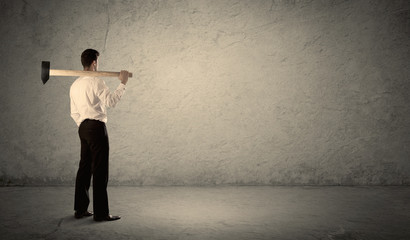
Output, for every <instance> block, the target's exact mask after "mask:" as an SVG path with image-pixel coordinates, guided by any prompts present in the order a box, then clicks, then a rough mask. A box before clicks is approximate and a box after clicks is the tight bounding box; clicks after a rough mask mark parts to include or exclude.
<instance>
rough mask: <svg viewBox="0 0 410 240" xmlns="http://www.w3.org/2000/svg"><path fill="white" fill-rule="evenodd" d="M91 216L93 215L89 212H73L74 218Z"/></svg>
mask: <svg viewBox="0 0 410 240" xmlns="http://www.w3.org/2000/svg"><path fill="white" fill-rule="evenodd" d="M92 215H93V213H92V212H90V211H85V212H79V211H75V213H74V217H75V218H82V217H90V216H92Z"/></svg>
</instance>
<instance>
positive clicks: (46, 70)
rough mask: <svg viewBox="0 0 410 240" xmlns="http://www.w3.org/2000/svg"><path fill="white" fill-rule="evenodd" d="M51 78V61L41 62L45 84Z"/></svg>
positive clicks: (42, 78) (42, 77)
mask: <svg viewBox="0 0 410 240" xmlns="http://www.w3.org/2000/svg"><path fill="white" fill-rule="evenodd" d="M49 78H50V62H46V61H42V62H41V80H42V81H43V84H46V82H47V81H48V79H49Z"/></svg>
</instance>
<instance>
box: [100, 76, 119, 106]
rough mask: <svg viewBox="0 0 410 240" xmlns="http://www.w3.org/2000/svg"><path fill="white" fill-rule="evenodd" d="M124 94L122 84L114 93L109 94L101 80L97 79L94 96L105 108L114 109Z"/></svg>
mask: <svg viewBox="0 0 410 240" xmlns="http://www.w3.org/2000/svg"><path fill="white" fill-rule="evenodd" d="M124 92H125V85H124V84H122V83H120V84H119V85H118V87H117V89H115V91H114V92H111V91H110V89H109V88H108V87H107V85H106V84H105V82H104V81H103V80H101V79H98V81H97V92H96V94H97V96H98V98H99V99H100V100H101V102H102V103H104V105H105V106H107V107H112V108H113V107H115V105H117V103H118V102H119V101H120V99H121V97H122V95H124Z"/></svg>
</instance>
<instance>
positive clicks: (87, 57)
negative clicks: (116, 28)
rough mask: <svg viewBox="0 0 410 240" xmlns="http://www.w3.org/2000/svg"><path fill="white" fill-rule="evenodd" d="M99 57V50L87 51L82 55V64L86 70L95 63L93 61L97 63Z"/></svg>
mask: <svg viewBox="0 0 410 240" xmlns="http://www.w3.org/2000/svg"><path fill="white" fill-rule="evenodd" d="M98 56H100V53H99V52H98V51H97V50H94V49H86V50H84V52H83V53H82V54H81V64H82V65H83V67H84V68H87V67H89V66H90V65H91V64H92V63H93V61H97V58H98Z"/></svg>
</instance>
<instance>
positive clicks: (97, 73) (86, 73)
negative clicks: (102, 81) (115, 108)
mask: <svg viewBox="0 0 410 240" xmlns="http://www.w3.org/2000/svg"><path fill="white" fill-rule="evenodd" d="M119 75H120V73H119V72H104V71H75V70H58V69H50V76H75V77H81V76H90V77H118V76H119ZM128 77H130V78H131V77H132V73H131V72H130V73H128Z"/></svg>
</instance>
